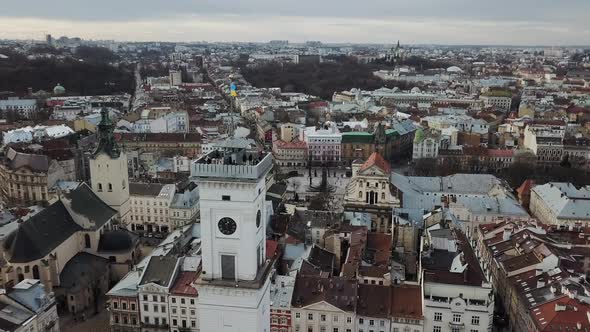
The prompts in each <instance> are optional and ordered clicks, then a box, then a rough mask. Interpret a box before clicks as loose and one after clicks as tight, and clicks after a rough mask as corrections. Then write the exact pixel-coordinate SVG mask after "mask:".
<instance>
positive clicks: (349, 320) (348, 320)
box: [295, 312, 352, 324]
mask: <svg viewBox="0 0 590 332" xmlns="http://www.w3.org/2000/svg"><path fill="white" fill-rule="evenodd" d="M319 316H320V321H322V322H325V321H327V315H325V314H320V315H319ZM313 317H314V315H313V314H312V313H308V314H307V320H313ZM295 318H296V319H300V318H301V313H300V312H296V313H295ZM332 320H333V321H334V323H337V322H338V320H339V316H337V315H335V316H334V317H333V318H332ZM346 323H348V324H351V323H352V317H350V316H348V317H346Z"/></svg>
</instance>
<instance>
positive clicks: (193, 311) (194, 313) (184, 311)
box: [172, 307, 196, 317]
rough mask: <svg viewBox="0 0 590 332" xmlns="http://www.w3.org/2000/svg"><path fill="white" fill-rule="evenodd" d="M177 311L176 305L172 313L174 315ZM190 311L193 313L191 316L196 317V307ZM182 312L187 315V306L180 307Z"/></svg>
mask: <svg viewBox="0 0 590 332" xmlns="http://www.w3.org/2000/svg"><path fill="white" fill-rule="evenodd" d="M176 313H177V309H176V307H172V314H173V315H176ZM190 313H191V316H193V317H194V316H195V315H196V310H195V309H191V310H190ZM180 314H181V315H183V316H186V309H185V308H180Z"/></svg>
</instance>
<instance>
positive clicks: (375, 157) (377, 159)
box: [359, 152, 391, 173]
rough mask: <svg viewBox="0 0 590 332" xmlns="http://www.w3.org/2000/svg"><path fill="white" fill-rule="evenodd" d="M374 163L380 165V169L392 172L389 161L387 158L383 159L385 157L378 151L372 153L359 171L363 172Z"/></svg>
mask: <svg viewBox="0 0 590 332" xmlns="http://www.w3.org/2000/svg"><path fill="white" fill-rule="evenodd" d="M374 165H375V166H377V167H379V168H380V169H382V170H383V171H384V172H385V173H390V172H391V166H390V165H389V163H388V162H387V161H385V159H383V157H382V156H381V155H380V154H379V153H377V152H373V153H372V154H371V156H370V157H369V159H367V161H365V163H364V164H363V166H361V169H360V170H359V172H362V171H364V170H366V169H368V168H370V167H372V166H374Z"/></svg>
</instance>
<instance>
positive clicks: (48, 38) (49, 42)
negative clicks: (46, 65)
mask: <svg viewBox="0 0 590 332" xmlns="http://www.w3.org/2000/svg"><path fill="white" fill-rule="evenodd" d="M45 42H46V43H47V45H49V46H53V37H51V34H46V35H45Z"/></svg>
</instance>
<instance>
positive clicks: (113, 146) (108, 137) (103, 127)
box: [93, 108, 121, 158]
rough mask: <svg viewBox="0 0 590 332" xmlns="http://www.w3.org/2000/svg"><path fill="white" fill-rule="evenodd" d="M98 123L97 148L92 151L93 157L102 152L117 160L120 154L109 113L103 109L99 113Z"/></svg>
mask: <svg viewBox="0 0 590 332" xmlns="http://www.w3.org/2000/svg"><path fill="white" fill-rule="evenodd" d="M100 117H101V119H100V123H99V124H98V146H97V147H96V150H94V153H93V155H94V156H96V155H97V154H99V153H101V152H104V153H106V154H107V155H109V156H110V157H111V158H118V157H119V155H120V154H121V151H120V150H119V147H118V146H117V143H116V142H115V135H114V134H113V123H112V122H111V119H110V118H109V111H108V110H107V109H106V108H103V109H102V110H101V111H100Z"/></svg>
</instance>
